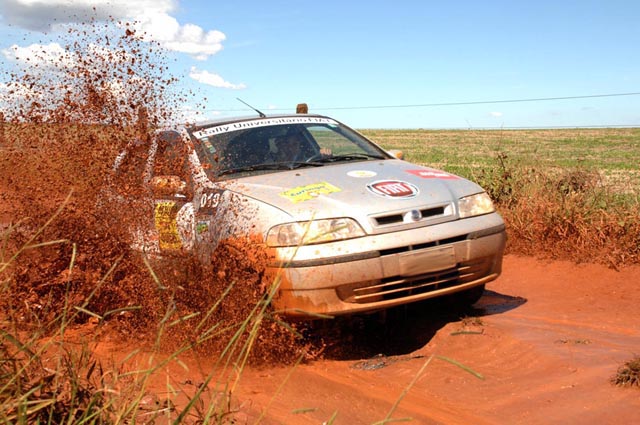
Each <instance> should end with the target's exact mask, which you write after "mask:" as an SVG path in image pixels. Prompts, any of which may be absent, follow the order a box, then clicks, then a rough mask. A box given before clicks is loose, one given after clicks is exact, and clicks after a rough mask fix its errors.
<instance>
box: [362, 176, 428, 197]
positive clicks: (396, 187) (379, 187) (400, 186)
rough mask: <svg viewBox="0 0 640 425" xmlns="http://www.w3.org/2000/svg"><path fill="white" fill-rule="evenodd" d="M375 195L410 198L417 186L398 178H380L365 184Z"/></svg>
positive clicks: (414, 194)
mask: <svg viewBox="0 0 640 425" xmlns="http://www.w3.org/2000/svg"><path fill="white" fill-rule="evenodd" d="M367 188H368V189H369V190H370V191H371V192H373V193H375V194H376V195H381V196H386V197H390V198H412V197H414V196H416V195H417V194H418V188H417V187H415V186H414V185H412V184H411V183H407V182H403V181H400V180H380V181H377V182H373V183H371V184H369V185H367Z"/></svg>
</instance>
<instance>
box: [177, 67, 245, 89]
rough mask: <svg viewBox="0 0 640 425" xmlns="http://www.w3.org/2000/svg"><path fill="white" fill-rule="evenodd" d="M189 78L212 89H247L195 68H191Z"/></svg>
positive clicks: (242, 85)
mask: <svg viewBox="0 0 640 425" xmlns="http://www.w3.org/2000/svg"><path fill="white" fill-rule="evenodd" d="M189 76H190V77H191V78H193V79H194V80H196V81H198V82H200V83H202V84H207V85H210V86H213V87H219V88H225V89H233V90H242V89H245V88H247V86H246V85H245V84H242V83H240V84H233V83H230V82H228V81H225V80H224V78H222V77H221V76H220V75H218V74H212V73H210V72H209V71H201V70H199V69H197V68H196V67H195V66H194V67H191V72H189Z"/></svg>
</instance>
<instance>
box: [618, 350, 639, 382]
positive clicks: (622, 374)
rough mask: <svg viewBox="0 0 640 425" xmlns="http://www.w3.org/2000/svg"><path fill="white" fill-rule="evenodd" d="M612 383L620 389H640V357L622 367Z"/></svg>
mask: <svg viewBox="0 0 640 425" xmlns="http://www.w3.org/2000/svg"><path fill="white" fill-rule="evenodd" d="M611 383H612V384H614V385H617V386H619V387H638V388H640V356H636V357H634V358H633V359H631V360H629V361H628V362H625V364H624V365H622V366H620V368H619V369H618V372H617V373H616V374H615V376H614V377H613V378H611Z"/></svg>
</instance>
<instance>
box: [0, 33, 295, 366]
mask: <svg viewBox="0 0 640 425" xmlns="http://www.w3.org/2000/svg"><path fill="white" fill-rule="evenodd" d="M60 44H61V45H63V46H65V48H64V52H63V53H62V54H60V56H58V57H57V58H56V59H54V63H49V64H48V65H47V66H45V65H41V64H43V63H46V60H47V59H50V58H46V57H44V53H43V54H42V55H43V57H40V58H38V60H35V61H34V62H37V64H36V65H34V66H31V67H29V68H25V69H21V70H15V69H12V70H5V71H4V73H3V76H4V80H5V81H8V82H9V83H7V86H8V87H9V89H8V90H7V96H6V97H5V98H4V99H3V100H4V102H3V109H4V110H3V113H2V117H0V118H1V122H0V126H1V127H0V188H1V190H0V206H1V207H0V211H1V212H0V223H2V226H0V230H1V231H2V246H1V247H0V254H1V255H2V263H3V266H2V269H0V280H1V281H3V282H5V284H4V286H3V288H4V289H3V293H2V297H1V298H2V299H1V300H0V314H1V315H2V316H3V317H5V318H7V319H8V320H7V321H6V322H5V323H9V326H11V327H16V328H21V329H45V330H47V331H49V332H51V331H53V330H55V329H57V328H59V326H60V324H61V321H62V320H68V321H71V324H73V323H75V324H82V323H85V322H87V321H96V320H97V321H98V322H100V323H109V324H110V325H112V326H113V327H114V328H115V329H116V331H117V332H118V333H119V334H120V336H121V337H122V338H123V339H125V340H126V339H128V338H132V339H135V340H136V341H138V342H140V341H141V340H142V342H141V343H146V344H147V345H154V344H155V345H156V347H157V346H158V345H160V346H162V347H163V348H162V349H166V350H173V349H176V348H177V347H179V346H183V345H185V344H187V345H189V344H192V345H194V346H198V347H199V349H202V350H206V351H208V352H210V353H212V352H221V351H223V350H225V349H226V348H227V347H228V344H229V341H230V338H233V337H234V335H236V334H238V335H240V337H239V338H238V340H237V341H238V342H237V343H238V344H240V345H242V344H244V343H246V341H247V339H248V338H255V341H257V342H256V343H254V344H252V347H253V348H252V350H251V354H250V359H251V360H252V361H254V362H258V363H260V362H284V363H287V362H292V361H294V360H295V359H296V358H298V357H299V356H300V355H301V349H302V344H301V343H300V342H299V340H298V337H297V336H296V333H295V332H294V330H293V329H291V328H290V327H289V326H285V325H283V324H281V322H280V321H279V318H278V317H277V316H275V315H272V314H271V312H270V310H269V309H268V308H267V309H265V310H264V311H265V312H266V313H264V314H260V315H256V314H255V311H256V306H260V305H261V303H265V302H266V301H265V299H264V295H265V285H266V284H265V282H263V277H264V269H263V266H264V265H263V264H261V263H260V261H258V260H256V258H258V257H259V256H256V255H253V257H250V256H248V255H247V254H246V252H243V251H242V250H243V247H244V246H246V244H243V243H241V242H240V243H238V242H236V243H229V244H226V245H224V246H222V247H220V249H219V250H218V251H217V252H216V253H215V255H214V258H213V260H212V263H211V264H210V265H207V267H202V266H201V264H200V263H198V262H197V261H195V260H194V259H190V258H186V259H183V260H180V261H176V262H171V263H170V264H164V265H163V267H160V266H158V265H154V264H149V263H148V262H145V261H143V259H142V257H141V256H140V254H138V253H136V252H134V251H132V250H130V249H129V246H130V245H131V233H130V232H129V229H130V228H131V227H132V226H133V225H134V224H135V223H136V222H137V221H141V220H147V219H148V217H147V216H145V215H144V214H145V212H146V211H147V209H148V208H146V207H148V206H149V205H152V203H151V199H150V198H149V195H148V192H147V191H146V190H145V188H141V187H138V186H136V185H128V184H122V185H121V186H120V190H122V191H124V192H125V195H126V197H127V198H129V199H135V202H134V203H132V204H130V205H129V207H131V208H121V205H118V206H115V205H113V204H111V203H110V202H109V200H108V199H106V198H105V197H104V185H105V182H108V181H110V180H112V179H113V175H112V173H113V171H112V167H113V163H114V159H115V158H116V156H117V154H118V153H119V152H120V151H121V150H122V149H123V147H124V146H126V145H127V144H128V143H129V142H131V141H132V140H136V139H146V138H149V137H152V134H153V132H154V130H155V129H157V128H158V127H159V126H161V125H163V126H164V125H167V124H168V123H169V124H170V123H172V122H173V123H177V121H178V120H179V117H176V116H175V114H174V111H176V110H177V109H178V108H177V107H176V105H179V104H184V103H185V101H186V100H187V99H189V96H190V94H184V93H181V92H180V91H179V90H178V89H176V88H175V86H176V82H177V79H176V78H174V77H173V76H171V75H169V72H168V68H167V66H166V61H167V58H166V56H165V52H163V50H162V49H161V48H160V47H159V46H158V45H155V44H153V43H148V42H144V41H142V38H141V37H139V36H138V35H137V34H136V33H135V32H134V31H133V29H132V27H130V26H129V25H128V24H126V23H119V22H111V23H108V24H104V23H98V22H90V23H88V24H85V25H81V26H79V27H75V28H72V29H70V30H69V31H68V32H67V33H66V34H65V35H64V36H63V39H62V40H60ZM39 64H40V65H39ZM247 258H253V259H254V260H253V261H250V262H247ZM152 270H153V271H152ZM267 284H268V283H267ZM62 311H64V312H66V313H65V314H61V312H62ZM252 315H253V316H252ZM251 332H253V334H251Z"/></svg>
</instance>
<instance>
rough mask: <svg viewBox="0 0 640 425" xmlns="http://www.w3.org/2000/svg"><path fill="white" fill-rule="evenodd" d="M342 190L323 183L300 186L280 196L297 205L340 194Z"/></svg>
mask: <svg viewBox="0 0 640 425" xmlns="http://www.w3.org/2000/svg"><path fill="white" fill-rule="evenodd" d="M341 190H342V189H340V188H338V187H335V186H334V185H332V184H330V183H327V182H322V183H315V184H310V185H307V186H298V187H295V188H293V189H289V190H287V191H286V192H282V193H281V194H280V195H281V196H284V197H285V198H288V199H290V200H291V201H292V202H293V203H294V204H295V203H298V202H302V201H308V200H309V199H315V198H317V197H318V196H320V195H327V194H329V193H333V192H340V191H341Z"/></svg>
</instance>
